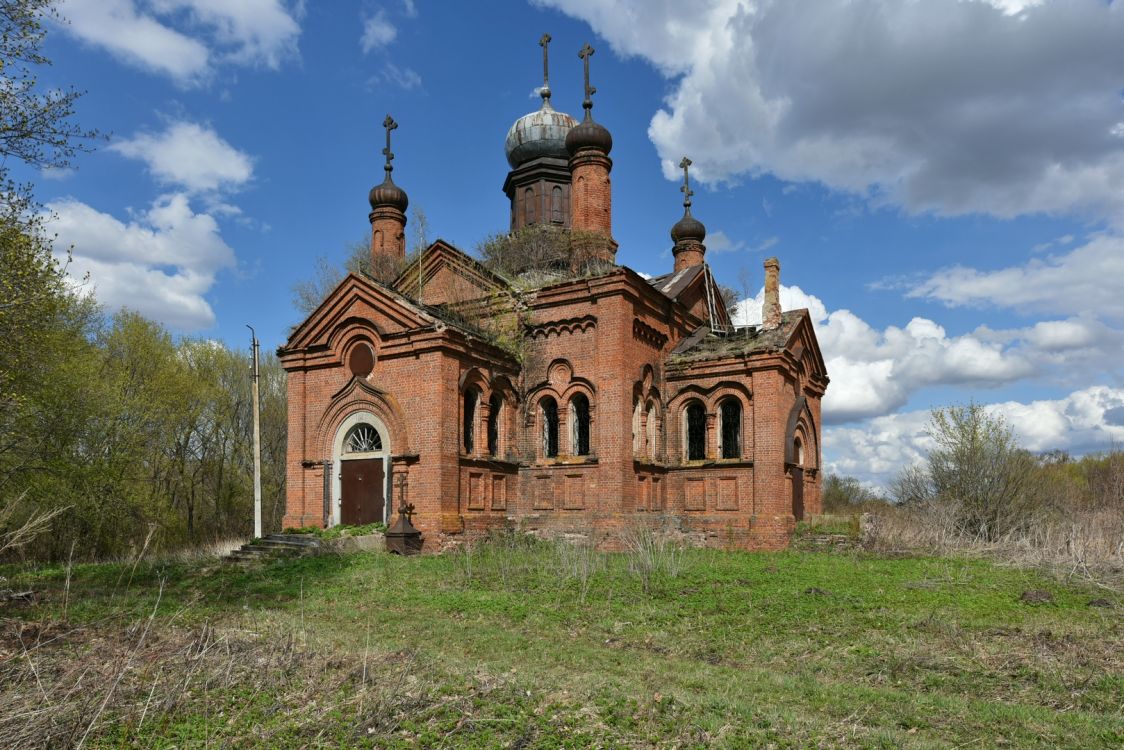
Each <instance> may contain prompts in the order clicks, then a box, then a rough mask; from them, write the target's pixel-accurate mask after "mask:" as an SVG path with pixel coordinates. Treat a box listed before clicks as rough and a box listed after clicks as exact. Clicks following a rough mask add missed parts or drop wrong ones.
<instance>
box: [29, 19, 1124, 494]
mask: <svg viewBox="0 0 1124 750" xmlns="http://www.w3.org/2000/svg"><path fill="white" fill-rule="evenodd" d="M560 8H562V9H563V10H560ZM61 12H62V13H63V15H64V16H65V17H66V18H67V19H69V23H67V24H64V25H62V26H56V27H53V28H52V29H51V32H50V34H49V37H48V42H47V52H48V54H49V56H50V57H51V58H52V59H53V60H54V65H53V67H52V68H51V69H50V70H49V71H47V73H46V75H45V76H44V82H45V83H47V84H48V85H65V84H73V85H74V86H76V87H78V88H80V89H84V90H85V91H86V92H87V93H86V95H85V96H84V97H83V99H82V100H81V101H80V104H79V110H78V119H79V121H80V122H81V123H82V124H83V125H84V126H86V127H96V128H98V129H100V130H102V131H104V132H107V133H110V134H111V137H110V139H109V141H108V142H107V143H105V144H101V145H99V147H98V149H97V151H96V152H94V153H92V154H89V155H84V156H81V157H80V158H79V159H78V160H77V162H76V169H74V170H67V171H63V172H56V173H48V174H39V175H31V177H33V178H34V180H35V181H36V183H37V186H38V187H37V191H38V196H39V198H40V200H41V201H43V202H44V203H45V204H47V206H48V207H49V209H50V210H51V211H52V212H53V214H54V217H55V218H54V219H53V222H54V223H53V228H54V231H55V232H57V234H58V241H57V243H58V244H57V247H58V248H59V249H62V248H64V247H66V246H73V248H74V256H75V261H74V263H73V266H72V268H73V270H75V271H76V272H79V273H82V272H85V271H89V272H90V277H91V280H92V286H93V287H94V288H95V290H96V294H97V296H98V298H99V299H100V300H101V301H102V302H103V303H105V304H106V306H107V307H108V308H110V309H114V308H117V307H121V306H127V307H132V308H135V309H139V310H140V311H141V312H142V313H144V314H146V315H148V316H150V317H153V318H155V319H157V320H161V321H162V322H164V323H165V324H167V325H168V326H169V327H170V328H171V329H172V330H173V331H176V332H177V333H183V334H190V335H195V336H204V337H210V338H218V339H222V340H224V341H226V342H227V343H229V344H231V345H235V346H242V345H244V344H245V343H246V338H247V334H246V330H245V328H244V324H246V323H250V324H252V325H254V326H255V327H256V328H257V330H258V331H259V335H260V337H261V339H262V341H263V345H265V346H267V347H270V348H273V347H276V346H278V345H280V344H281V343H282V342H283V341H284V340H285V338H286V335H287V331H288V329H289V327H290V326H292V325H293V324H295V323H297V322H299V319H300V317H301V315H300V313H299V312H298V311H297V310H296V309H295V307H294V306H293V304H292V293H291V288H292V286H293V284H294V283H295V282H296V281H298V280H299V279H301V278H304V277H307V276H308V275H310V274H312V273H313V271H314V268H315V265H316V259H317V258H318V257H321V256H322V257H326V258H328V259H329V260H331V261H333V262H342V260H343V258H344V257H345V256H346V254H347V246H348V245H349V244H351V243H354V242H357V241H362V240H364V239H365V238H366V235H367V232H368V224H367V211H368V207H367V204H366V193H367V191H368V190H369V188H370V187H371V186H372V185H373V184H375V183H377V182H379V181H380V180H381V178H382V171H381V163H382V157H381V154H380V150H381V148H382V145H383V144H382V138H383V133H382V130H381V127H380V123H381V121H382V118H383V117H384V116H385V115H386V113H388V112H390V113H392V114H393V115H394V117H395V119H396V120H397V121H398V122H399V123H400V127H399V128H398V130H397V131H395V133H394V137H395V142H394V152H395V154H396V155H397V159H396V160H395V172H394V177H395V180H396V181H397V182H398V183H399V184H400V185H401V186H402V187H404V188H405V189H406V190H407V192H408V193H409V196H410V202H411V207H418V208H421V209H422V210H423V211H424V213H425V215H426V217H427V219H428V223H429V239H430V240H433V239H436V238H438V237H441V238H444V239H446V240H449V241H451V242H453V243H454V244H456V245H458V246H459V247H461V248H463V249H466V250H469V251H471V250H472V249H473V248H474V247H475V245H476V243H477V242H479V241H480V240H481V239H482V238H484V237H485V236H487V235H488V234H490V233H493V232H497V231H501V230H503V229H505V228H506V222H507V215H508V208H507V205H506V199H505V197H504V195H503V193H502V190H501V186H502V185H503V180H504V176H505V174H506V171H507V168H508V167H507V164H506V162H505V160H504V156H503V141H504V136H505V135H506V132H507V129H508V128H509V127H510V125H511V123H512V122H513V121H514V120H515V119H516V118H518V117H519V116H521V115H523V114H525V113H526V112H528V111H531V110H532V109H535V108H537V106H538V99H537V97H536V96H535V87H536V86H538V85H539V84H540V83H541V57H540V48H539V46H538V39H539V37H540V36H541V34H542V33H543V32H544V31H547V32H549V33H550V34H551V35H552V37H553V43H552V44H551V88H552V89H553V91H554V97H553V102H554V104H555V106H556V108H557V109H561V110H563V111H566V112H569V113H571V114H574V115H580V113H581V98H582V91H581V63H580V60H579V59H578V56H577V51H578V49H579V48H580V47H581V45H582V44H583V43H585V42H586V41H589V42H590V43H592V44H593V46H594V47H595V48H596V49H597V52H596V54H595V55H594V57H593V59H592V78H593V83H594V85H595V86H596V87H597V88H598V93H597V94H596V96H595V97H594V100H595V109H594V113H595V115H596V117H597V119H598V120H599V121H600V122H601V123H603V124H604V125H606V126H607V127H608V128H609V129H610V130H611V131H612V133H613V137H614V149H613V154H612V156H613V160H614V167H613V221H614V234H615V237H616V239H617V240H618V241H619V243H620V252H619V254H618V262H621V263H624V264H626V265H629V266H631V267H633V268H635V269H637V270H639V271H641V272H644V273H648V274H659V273H663V272H666V271H667V270H669V269H670V268H671V264H672V259H671V256H670V252H669V248H670V239H669V237H668V230H669V229H670V227H671V225H672V224H673V223H674V222H675V221H676V220H677V219H678V217H679V216H680V214H681V207H680V202H681V196H680V193H679V190H678V182H677V176H676V170H675V169H674V164H675V163H677V162H678V160H679V158H680V157H681V156H683V155H684V154H686V155H689V156H690V157H691V158H692V159H693V160H694V163H695V167H694V168H693V170H692V173H693V175H694V176H696V177H697V179H698V180H699V185H698V186H697V193H696V196H695V205H694V213H695V215H696V216H697V217H698V218H699V219H701V220H702V221H703V222H704V223H705V224H706V225H707V228H708V230H709V236H708V242H707V245H708V248H709V250H708V253H707V259H708V261H709V262H710V263H711V265H712V266H713V268H714V271H715V274H716V276H717V277H718V278H719V280H720V281H722V282H724V283H726V284H728V285H730V286H733V287H735V288H736V289H739V290H744V294H745V296H747V297H748V298H753V299H751V300H750V301H749V302H748V303H746V304H745V305H744V308H745V309H746V310H747V318H746V319H747V320H752V319H753V318H754V316H756V315H757V314H758V313H759V296H760V287H761V284H762V262H763V261H764V259H765V258H766V257H768V256H770V255H776V256H778V257H779V258H780V261H781V265H782V284H783V285H784V286H783V290H782V291H783V294H782V303H784V304H785V306H786V307H805V306H806V307H808V308H809V309H810V310H812V313H813V316H814V317H815V319H816V324H817V330H818V332H819V336H820V339H821V345H822V346H823V349H824V354H825V357H826V359H827V362H828V368H829V372H830V375H831V377H832V384H831V387H830V389H829V392H828V397H827V399H826V401H825V407H824V419H825V439H824V443H825V446H824V447H825V460H826V462H827V464H828V468H829V469H834V470H836V471H839V472H841V473H846V474H853V475H856V476H859V477H861V478H863V479H864V480H867V481H870V482H873V483H885V482H886V481H888V480H889V479H890V478H891V477H892V476H893V474H894V472H895V471H896V470H897V469H898V468H899V467H900V466H902V465H903V464H904V463H906V462H908V461H911V460H914V459H916V457H917V456H918V455H919V451H921V450H923V449H924V447H925V446H926V441H927V438H926V436H925V434H924V425H925V419H926V413H927V410H928V409H929V408H931V407H933V406H940V405H946V404H952V403H964V402H967V401H969V400H975V401H978V402H982V403H987V404H993V405H994V406H993V407H992V408H994V409H995V411H996V412H997V413H1000V414H1002V415H1003V416H1004V417H1005V418H1006V419H1008V421H1009V422H1010V423H1011V425H1012V426H1013V427H1014V428H1015V430H1016V431H1017V432H1018V433H1019V435H1020V436H1021V437H1022V439H1023V441H1024V443H1025V444H1026V445H1027V446H1028V447H1030V448H1032V449H1035V450H1047V449H1052V448H1062V449H1067V450H1071V451H1073V452H1076V453H1080V452H1084V451H1088V450H1098V449H1104V448H1107V447H1109V446H1110V445H1111V444H1112V443H1113V441H1116V442H1117V443H1119V442H1120V441H1122V440H1124V382H1122V380H1124V378H1122V374H1124V331H1122V328H1121V326H1122V325H1124V99H1122V92H1124V9H1122V8H1121V7H1120V3H1105V2H1099V1H1097V0H1073V1H1072V2H1035V1H1034V0H1029V1H1028V0H960V1H957V0H947V1H943V0H932V1H931V2H925V3H917V2H910V1H908V0H901V1H892V0H851V1H850V2H833V1H827V0H815V1H813V0H788V1H787V2H779V0H777V1H776V2H774V1H771V0H758V1H753V0H706V1H705V2H697V3H681V2H678V3H677V2H670V1H669V2H654V1H652V0H649V1H648V2H644V1H643V0H601V1H600V2H594V0H571V1H570V2H565V3H563V2H560V1H558V0H539V1H538V2H530V3H519V2H509V3H498V2H487V3H460V2H457V3H454V2H428V1H427V0H413V1H409V0H385V1H384V2H343V1H342V0H341V1H338V2H332V3H325V2H303V3H298V2H286V1H285V0H242V1H239V0H225V2H219V1H218V0H68V1H67V2H65V3H64V4H63V5H62V7H61Z"/></svg>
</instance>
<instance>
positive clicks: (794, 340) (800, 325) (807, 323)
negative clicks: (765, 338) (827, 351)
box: [785, 310, 828, 383]
mask: <svg viewBox="0 0 1124 750" xmlns="http://www.w3.org/2000/svg"><path fill="white" fill-rule="evenodd" d="M794 312H800V313H802V315H801V316H800V320H799V321H798V322H797V323H796V325H795V326H793V329H792V334H791V335H790V336H789V339H788V342H787V344H786V345H785V349H787V350H788V352H789V353H790V354H791V355H792V357H793V359H795V360H797V361H798V362H800V363H801V365H802V367H803V368H804V372H805V374H806V375H807V376H808V377H819V378H822V379H823V380H824V382H825V383H826V382H827V379H828V376H827V366H826V365H825V364H824V360H823V353H822V352H821V351H820V343H819V340H818V339H817V338H816V329H815V327H814V326H813V325H812V316H811V315H810V314H809V313H808V311H807V310H799V311H794Z"/></svg>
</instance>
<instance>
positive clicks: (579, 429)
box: [570, 393, 589, 456]
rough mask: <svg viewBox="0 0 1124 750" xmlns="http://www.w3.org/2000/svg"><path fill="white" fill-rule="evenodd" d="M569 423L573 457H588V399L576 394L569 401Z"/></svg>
mask: <svg viewBox="0 0 1124 750" xmlns="http://www.w3.org/2000/svg"><path fill="white" fill-rule="evenodd" d="M570 422H571V425H572V427H571V429H572V430H573V434H572V435H571V437H570V442H571V445H572V446H573V449H574V455H575V456H588V455H589V399H588V398H586V397H585V395H584V394H581V393H576V394H574V397H573V398H571V399H570Z"/></svg>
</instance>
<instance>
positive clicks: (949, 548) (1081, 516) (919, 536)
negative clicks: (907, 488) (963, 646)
mask: <svg viewBox="0 0 1124 750" xmlns="http://www.w3.org/2000/svg"><path fill="white" fill-rule="evenodd" d="M863 518H864V521H863V532H862V534H863V543H864V545H865V546H867V547H869V548H871V549H873V550H877V551H880V552H904V551H917V550H920V551H927V552H936V553H940V554H983V555H988V556H990V557H996V558H998V559H1001V560H1003V561H1005V562H1008V563H1014V564H1019V565H1027V566H1048V567H1061V568H1063V569H1065V570H1067V571H1069V572H1072V573H1077V574H1081V575H1084V576H1086V577H1088V578H1092V579H1097V580H1104V579H1106V578H1116V577H1118V576H1119V575H1120V574H1124V508H1099V509H1095V510H1072V511H1071V512H1069V513H1068V514H1066V515H1064V516H1063V515H1060V514H1057V515H1055V514H1042V515H1041V516H1039V517H1038V518H1037V519H1036V522H1034V523H1028V524H1025V525H1021V526H1020V527H1018V528H1016V529H1012V530H1010V531H1008V532H1006V533H1004V534H1003V535H1001V536H999V537H997V538H995V539H987V538H985V537H982V536H979V535H971V534H966V533H964V530H963V528H962V527H961V525H960V524H959V523H958V513H957V509H956V508H955V507H954V506H951V505H949V504H942V503H926V504H922V505H917V506H912V507H905V508H895V507H887V508H884V509H882V510H879V511H878V512H876V513H870V514H867V515H865V516H864V517H863Z"/></svg>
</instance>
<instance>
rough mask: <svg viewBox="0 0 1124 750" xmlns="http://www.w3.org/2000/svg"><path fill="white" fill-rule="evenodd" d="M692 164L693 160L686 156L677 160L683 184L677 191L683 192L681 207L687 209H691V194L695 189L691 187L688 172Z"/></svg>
mask: <svg viewBox="0 0 1124 750" xmlns="http://www.w3.org/2000/svg"><path fill="white" fill-rule="evenodd" d="M692 164H694V162H693V161H691V160H690V159H688V158H687V157H686V156H684V157H683V161H681V162H679V168H680V169H682V170H683V184H682V185H681V186H680V188H679V191H680V192H681V193H683V208H685V209H687V210H688V211H690V210H691V196H692V195H694V194H695V191H694V190H692V189H691V178H690V175H689V174H688V170H689V169H690V167H691V165H692Z"/></svg>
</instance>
